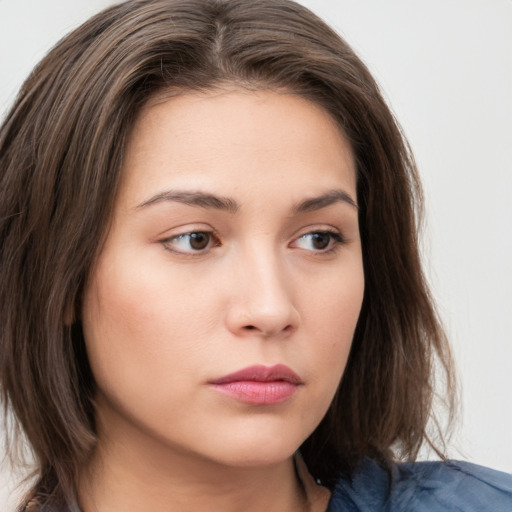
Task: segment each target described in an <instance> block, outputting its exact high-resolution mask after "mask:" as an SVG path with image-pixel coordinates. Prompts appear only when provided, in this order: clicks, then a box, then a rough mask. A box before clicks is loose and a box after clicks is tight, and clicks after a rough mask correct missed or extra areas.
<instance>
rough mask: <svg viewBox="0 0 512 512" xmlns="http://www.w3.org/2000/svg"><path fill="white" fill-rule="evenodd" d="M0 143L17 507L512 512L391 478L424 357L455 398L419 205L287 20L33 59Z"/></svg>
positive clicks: (160, 28)
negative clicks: (28, 482)
mask: <svg viewBox="0 0 512 512" xmlns="http://www.w3.org/2000/svg"><path fill="white" fill-rule="evenodd" d="M0 137H1V138H0V172H1V174H0V180H1V182H0V185H1V186H0V194H1V195H0V204H1V210H0V219H1V223H2V224H1V228H0V229H1V237H2V245H1V247H2V248H1V250H0V268H1V270H0V275H1V277H0V290H1V292H0V293H1V307H2V309H1V312H2V313H1V314H2V324H3V325H4V326H5V328H4V329H3V331H2V335H1V336H2V338H1V345H0V346H1V355H0V371H1V378H2V381H1V382H2V385H1V386H2V387H1V389H2V392H3V398H4V402H5V404H6V405H7V406H8V407H10V408H11V409H12V412H13V414H14V417H15V418H16V420H17V423H18V425H19V427H20V428H21V429H22V431H23V433H24V434H25V435H26V437H27V439H28V441H29V443H30V445H31V446H32V448H33V451H34V455H35V460H36V464H37V467H36V470H35V478H36V481H35V483H34V486H33V489H32V491H31V492H30V495H29V496H28V497H27V499H26V500H25V504H26V508H27V510H42V511H54V510H71V511H76V510H82V511H83V512H93V511H99V512H101V511H107V510H108V511H110V512H115V511H117V510H123V511H130V510H134V511H135V510H180V511H181V510H190V511H195V510H203V511H204V510H209V511H215V510H222V511H231V510H233V511H234V510H244V511H253V510H254V511H256V510H258V511H259V510H276V511H283V512H286V511H292V510H294V511H296V510H309V511H314V512H320V511H325V510H329V511H330V512H333V511H336V510H388V509H393V510H436V509H437V510H440V509H441V510H443V509H444V510H453V509H454V508H457V507H458V508H459V509H465V508H464V507H466V509H468V510H469V509H471V508H470V507H474V509H475V510H482V509H483V507H486V506H490V507H491V508H490V509H492V510H509V509H510V506H511V502H512V484H511V480H510V478H509V477H508V476H506V475H503V474H500V473H496V472H492V471H490V470H486V469H483V468H478V467H476V466H472V465H470V464H464V463H453V462H439V463H416V464H414V463H412V461H414V459H415V457H416V455H417V453H418V450H419V448H420V446H421V445H422V444H423V443H425V442H426V443H428V444H431V445H433V444H434V442H433V441H432V440H431V436H430V435H429V434H428V430H427V423H428V421H429V419H430V418H431V409H432V397H433V386H434V382H433V376H432V368H433V364H434V360H435V359H437V361H438V362H440V363H441V367H442V368H443V369H444V372H445V375H444V376H445V380H446V383H447V396H448V398H449V400H450V397H451V396H452V393H453V384H452V382H453V377H452V373H451V363H450V356H449V350H448V348H447V345H446V341H445V338H444V335H443V332H442V329H441V327H440V325H439V322H438V320H437V317H436V314H435V311H434V308H433V306H432V303H431V300H430V297H429V293H428V289H427V287H426V284H425V281H424V278H423V274H422V271H421V267H420V263H419V255H418V248H417V239H416V236H417V230H416V225H417V213H418V210H419V207H420V202H421V192H420V186H419V182H418V179H417V176H416V171H415V168H414V163H413V160H412V157H411V155H410V153H409V150H408V148H407V145H406V143H405V142H404V141H403V139H402V137H401V134H400V131H399V128H398V127H397V125H396V123H395V121H394V119H393V117H392V115H391V113H390V111H389V109H388V108H387V106H386V105H385V103H384V101H383V100H382V97H381V95H380V93H379V91H378V88H377V86H376V84H375V82H374V81H373V79H372V77H371V76H370V74H369V73H368V71H367V70H366V68H365V67H364V65H363V64H362V63H361V61H360V60H359V59H358V58H357V57H356V56H355V55H354V53H353V52H352V50H351V49H350V48H349V47H348V46H347V45H346V43H344V42H343V41H342V40H341V39H340V38H339V37H338V36H337V35H336V34H335V33H333V32H332V31H331V30H330V29H329V28H328V27H326V26H325V24H323V23H322V22H321V21H320V20H318V19H317V18H316V17H315V16H314V15H313V14H311V13H310V12H309V11H307V10H306V9H304V8H303V7H300V6H298V5H296V4H294V3H292V2H289V1H283V0H279V1H270V0H265V1H257V2H244V1H240V0H239V1H237V0H234V1H220V0H219V1H213V0H212V1H209V0H186V1H185V0H183V1H169V0H167V1H163V0H156V1H141V0H139V1H133V0H132V1H129V2H125V3H122V4H120V5H118V6H116V7H113V8H111V9H108V10H107V11H105V12H103V13H101V14H99V15H98V16H96V17H94V18H93V19H91V20H90V21H89V22H87V23H86V24H85V25H83V26H82V27H80V28H79V29H77V30H76V31H74V32H73V33H72V34H70V35H69V36H68V37H66V38H65V39H64V40H63V41H62V42H61V43H60V44H59V45H57V47H56V48H55V49H54V50H52V52H51V53H50V54H49V55H48V56H47V57H46V58H45V59H44V60H43V61H42V62H41V64H40V65H39V66H38V68H36V70H35V71H34V73H33V74H32V76H31V77H30V78H29V79H28V80H27V82H26V83H25V85H24V86H23V88H22V91H21V93H20V95H19V98H18V100H17V101H16V103H15V105H14V107H13V109H12V110H11V112H10V114H9V115H8V116H7V119H6V121H5V124H4V126H3V128H2V132H1V136H0ZM437 449H438V450H439V454H440V455H442V450H441V449H440V448H437ZM400 460H407V461H411V462H410V463H408V464H399V463H398V461H400ZM491 505H492V506H491Z"/></svg>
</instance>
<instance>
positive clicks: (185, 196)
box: [137, 190, 359, 214]
mask: <svg viewBox="0 0 512 512" xmlns="http://www.w3.org/2000/svg"><path fill="white" fill-rule="evenodd" d="M167 201H176V202H178V203H182V204H187V205H191V206H198V207H200V208H213V209H215V210H224V211H227V212H229V213H236V212H237V211H238V210H239V209H240V205H239V204H238V203H237V202H236V201H235V200H234V199H231V198H229V197H224V196H218V195H215V194H209V193H206V192H189V191H181V190H167V191H165V192H160V193H158V194H155V195H154V196H152V197H150V198H149V199H147V200H146V201H143V202H142V203H140V204H139V205H138V206H137V209H141V208H146V207H148V206H151V205H154V204H158V203H162V202H167ZM339 202H341V203H346V204H348V205H350V206H353V207H354V208H356V209H359V207H358V206H357V203H356V202H355V201H354V199H352V197H351V196H350V195H349V194H348V193H347V192H345V191H344V190H329V191H328V192H326V193H325V194H322V195H320V196H317V197H312V198H310V199H305V200H304V201H301V202H300V203H298V204H296V205H295V206H294V207H293V208H292V211H293V213H294V214H301V213H308V212H313V211H317V210H321V209H322V208H326V207H328V206H331V205H332V204H335V203H339Z"/></svg>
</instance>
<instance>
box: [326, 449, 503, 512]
mask: <svg viewBox="0 0 512 512" xmlns="http://www.w3.org/2000/svg"><path fill="white" fill-rule="evenodd" d="M390 476H391V478H389V474H388V472H387V471H386V470H385V469H383V468H382V467H381V466H379V465H378V464H377V463H376V462H374V461H372V460H370V459H365V460H364V461H362V463H361V464H360V465H359V467H358V468H357V470H356V471H355V472H354V474H353V475H352V476H351V478H342V479H340V480H339V482H338V484H337V486H336V488H335V490H334V492H333V495H332V497H331V501H330V502H329V507H328V509H327V512H338V511H341V510H343V511H344V512H374V511H375V512H377V511H382V512H401V511H404V512H405V511H414V512H427V511H428V512H431V511H439V512H441V511H456V512H485V511H492V512H512V475H509V474H507V473H502V472H500V471H494V470H492V469H488V468H485V467H482V466H477V465H476V464H471V463H469V462H458V461H446V462H415V463H405V464H397V465H395V466H394V467H393V469H392V470H391V475H390Z"/></svg>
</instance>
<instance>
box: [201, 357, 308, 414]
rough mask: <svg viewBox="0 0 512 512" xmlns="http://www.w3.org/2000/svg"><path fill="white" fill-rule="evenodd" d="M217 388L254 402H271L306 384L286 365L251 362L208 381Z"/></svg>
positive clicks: (229, 394)
mask: <svg viewBox="0 0 512 512" xmlns="http://www.w3.org/2000/svg"><path fill="white" fill-rule="evenodd" d="M209 384H210V385H211V386H212V387H213V388H214V389H215V390H216V391H218V392H220V393H222V394H225V395H228V396H231V397H232V398H236V399H238V400H240V401H241V402H245V403H248V404H254V405H272V404H278V403H281V402H284V401H285V400H287V399H288V398H290V397H291V396H292V395H293V394H294V393H295V392H296V391H297V389H298V387H299V386H301V385H302V384H303V382H302V379H301V378H300V377H299V376H298V375H297V374H296V373H295V372H294V371H293V370H291V369H290V368H288V367H287V366H285V365H282V364H277V365H275V366H270V367H268V366H250V367H248V368H244V369H242V370H239V371H237V372H234V373H230V374H229V375H225V376H223V377H220V378H218V379H214V380H211V381H209Z"/></svg>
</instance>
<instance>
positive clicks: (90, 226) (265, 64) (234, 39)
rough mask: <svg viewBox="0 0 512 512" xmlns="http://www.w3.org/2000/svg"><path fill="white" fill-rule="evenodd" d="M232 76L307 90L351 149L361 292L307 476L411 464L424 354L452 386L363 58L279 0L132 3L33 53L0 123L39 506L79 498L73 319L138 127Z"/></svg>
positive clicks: (4, 285)
mask: <svg viewBox="0 0 512 512" xmlns="http://www.w3.org/2000/svg"><path fill="white" fill-rule="evenodd" d="M227 83H228V84H233V83H234V84H237V85H239V86H242V87H248V88H251V89H262V88H285V89H286V90H289V91H291V92H294V93H297V94H299V95H302V96H304V97H306V98H308V99H309V100H311V101H313V102H316V103H317V104H319V105H321V106H323V107H324V108H325V109H326V110H327V111H328V112H330V114H331V115H332V116H333V118H334V119H336V121H337V122H338V123H339V126H340V128H341V129H342V130H343V132H344V133H345V135H346V136H347V137H348V139H349V141H350V143H351V145H352V148H353V151H354V154H355V156H356V161H357V171H358V185H357V194H358V203H359V205H360V219H359V221H360V232H361V239H362V246H363V263H364V272H365V283H366V284H365V296H364V300H363V307H362V311H361V315H360V318H359V322H358V325H357V329H356V332H355V336H354V341H353V346H352V349H351V353H350V358H349V362H348V364H347V367H346V370H345V373H344V375H343V378H342V381H341V384H340V386H339V389H338V392H337V394H336V397H335V399H334V402H333V404H332V405H331V407H330V409H329V412H328V413H327V416H326V417H325V418H324V420H323V421H322V422H321V424H320V425H319V426H318V428H317V429H316V430H315V431H314V432H313V434H312V435H311V436H310V437H309V438H308V439H307V440H306V441H305V442H304V444H303V445H302V447H301V452H302V454H303V457H304V459H305V460H306V463H307V464H308V467H309V469H310V471H311V472H312V474H313V475H314V476H315V477H317V478H320V479H321V480H322V481H323V482H324V483H325V484H327V485H332V484H333V482H334V481H335V479H336V478H337V476H339V474H340V473H350V472H351V471H352V470H353V469H354V467H355V465H356V464H357V462H358V461H359V460H360V459H361V458H362V457H364V456H370V457H373V458H375V459H377V460H378V461H380V462H381V463H383V464H388V465H389V464H391V463H392V462H393V461H394V460H397V459H398V458H405V459H414V458H415V457H416V455H417V453H418V449H419V447H420V446H421V444H422V443H423V442H424V441H427V442H429V443H430V440H429V437H428V435H427V423H428V420H429V417H430V416H431V410H432V407H431V406H432V400H433V396H434V384H433V373H434V372H433V361H434V356H438V360H439V361H440V362H441V366H440V368H442V369H443V370H444V374H445V377H446V379H445V382H446V384H447V388H448V392H449V393H448V395H447V396H448V397H449V399H450V398H451V397H452V396H453V395H452V394H451V391H452V385H453V378H452V374H451V369H450V355H449V351H448V348H447V345H446V341H445V338H444V334H443V331H442V329H441V327H440V325H439V322H438V319H437V317H436V314H435V311H434V308H433V305H432V301H431V298H430V296H429V292H428V288H427V286H426V282H425V279H424V276H423V273H422V270H421V265H420V258H419V249H418V240H417V231H418V221H419V214H420V213H421V212H420V209H421V190H420V185H419V182H418V178H417V174H416V170H415V165H414V161H413V158H412V156H411V154H410V151H409V149H408V146H407V144H406V142H405V141H404V139H403V137H402V135H401V132H400V129H399V127H398V125H397V123H396V121H395V120H394V118H393V115H392V114H391V112H390V110H389V109H388V107H387V106H386V104H385V102H384V101H383V99H382V96H381V94H380V92H379V89H378V87H377V85H376V83H375V82H374V80H373V78H372V77H371V75H370V73H369V72H368V70H367V68H366V67H365V65H364V64H363V63H362V62H361V61H360V60H359V58H358V57H357V56H356V55H355V54H354V52H353V51H352V50H351V48H350V47H349V46H348V45H347V44H346V43H345V42H344V41H343V40H342V39H341V38H340V37H339V36H338V35H337V34H335V33H334V32H333V31H332V30H331V29H330V28H329V27H328V26H326V25H325V24H324V23H323V22H322V21H321V20H320V19H318V18H317V17H316V16H315V15H314V14H312V13H311V12H309V11H308V10H307V9H306V8H304V7H301V6H299V5H297V4H295V3H293V2H291V1H288V0H254V1H251V2H247V1H246V0H231V1H225V0H167V1H166V0H154V1H151V0H150V1H148V0H131V1H128V2H125V3H122V4H120V5H117V6H115V7H112V8H110V9H107V10H105V11H104V12H102V13H100V14H99V15H97V16H95V17H94V18H92V19H91V20H89V21H88V22H86V23H85V24H84V25H82V26H81V27H80V28H78V29H77V30H75V31H74V32H72V33H71V34H70V35H68V36H67V37H65V38H64V39H63V40H62V41H61V42H60V43H59V44H58V45H57V46H56V47H55V48H54V49H53V50H52V51H51V52H50V53H49V55H48V56H47V57H46V58H45V59H43V61H42V62H41V63H40V64H39V65H38V67H37V68H36V69H35V70H34V72H33V73H32V74H31V75H30V77H29V78H28V79H27V81H26V82H25V84H24V85H23V87H22V89H21V92H20V94H19V96H18V98H17V100H16V102H15V104H14V106H13V108H12V110H11V111H10V113H9V114H8V115H7V118H6V120H5V123H4V125H3V127H2V130H1V134H0V240H1V242H0V244H1V245H0V307H1V310H0V314H1V316H0V325H2V329H1V332H0V378H1V381H0V383H1V393H2V396H3V400H4V404H5V406H6V408H9V409H11V410H12V412H13V413H14V415H15V417H16V419H17V422H18V423H19V425H20V426H21V429H22V431H23V432H24V434H25V436H26V437H27V439H28V441H29V442H30V444H31V447H32V450H33V453H34V456H35V460H36V463H37V472H36V474H37V481H36V484H35V487H34V489H35V490H36V491H37V492H39V493H41V494H43V495H45V496H47V499H48V501H49V502H59V501H66V500H70V499H71V498H72V496H73V492H74V482H75V480H76V475H77V472H78V468H79V467H80V466H81V465H82V464H83V463H84V462H85V461H86V460H87V459H88V457H89V456H90V454H91V452H92V450H93V449H94V446H95V425H94V406H93V395H94V380H93V378H92V374H91V370H90V367H89V364H88V361H87V357H86V352H85V348H84V340H83V336H82V330H81V326H80V322H79V320H77V321H75V322H74V323H72V322H70V321H69V319H70V318H71V317H75V318H79V317H80V314H79V311H80V300H81V294H82V291H83V287H84V282H85V280H86V278H87V276H88V272H89V271H90V269H91V266H92V264H93V262H94V258H95V256H96V254H97V251H98V248H99V247H100V245H101V241H102V239H103V237H104V236H105V232H106V230H107V228H108V222H109V219H110V213H111V210H112V205H113V201H114V198H115V194H116V187H117V184H118V181H119V173H120V168H121V163H122V159H123V153H124V149H125V145H126V141H127V137H128V134H129V132H130V129H131V127H132V125H133V121H134V119H135V117H136V115H137V113H138V111H139V110H140V108H141V107H142V105H144V103H145V102H146V101H147V100H148V98H150V97H151V96H153V95H154V94H155V93H156V92H158V91H161V90H163V89H166V88H172V89H176V90H191V89H192V90H207V89H210V88H213V87H217V86H222V85H223V84H227ZM76 312H78V313H76ZM70 324H71V325H70ZM449 403H451V402H449Z"/></svg>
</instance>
